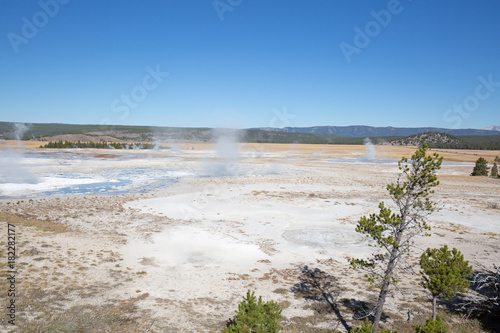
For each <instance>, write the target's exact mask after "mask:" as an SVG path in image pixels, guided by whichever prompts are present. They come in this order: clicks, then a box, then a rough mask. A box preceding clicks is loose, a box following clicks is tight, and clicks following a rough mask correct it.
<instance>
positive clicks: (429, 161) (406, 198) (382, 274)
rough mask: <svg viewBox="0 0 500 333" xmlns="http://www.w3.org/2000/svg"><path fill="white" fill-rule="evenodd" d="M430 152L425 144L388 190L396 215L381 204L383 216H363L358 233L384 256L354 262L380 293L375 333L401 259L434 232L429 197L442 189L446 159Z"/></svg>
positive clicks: (403, 163) (406, 161) (405, 163)
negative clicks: (439, 177) (419, 239)
mask: <svg viewBox="0 0 500 333" xmlns="http://www.w3.org/2000/svg"><path fill="white" fill-rule="evenodd" d="M428 148H429V147H428V145H427V143H426V142H424V144H423V147H422V148H420V149H418V150H417V151H416V152H415V154H414V155H413V156H412V157H411V159H410V160H409V159H407V158H406V157H403V158H402V159H401V161H399V163H398V164H399V169H400V170H401V173H400V175H399V177H398V179H397V182H396V183H395V184H394V183H392V184H389V185H388V186H387V190H388V191H389V195H390V196H391V198H392V200H393V202H394V205H395V207H396V208H397V212H396V213H393V212H392V211H391V210H390V209H389V208H387V207H386V206H385V205H384V203H383V202H381V203H380V204H379V208H380V213H379V214H371V215H370V216H369V217H366V216H363V217H362V218H361V219H360V220H359V221H358V224H357V226H356V231H357V232H359V233H362V234H365V235H366V236H367V237H369V238H371V239H373V240H374V241H375V244H374V246H376V247H378V248H379V249H380V251H381V252H382V253H379V254H376V255H377V258H372V259H371V260H364V259H356V258H354V259H351V260H350V263H351V265H352V266H353V267H354V268H358V267H359V268H362V269H364V270H367V271H368V273H367V274H366V276H367V277H368V279H369V281H370V282H371V283H372V284H374V285H375V286H376V287H377V288H379V289H380V292H379V296H378V299H377V304H376V305H375V312H374V320H373V330H374V331H375V332H376V331H377V330H378V325H379V321H380V317H381V315H382V311H383V307H384V303H385V299H386V297H387V294H388V292H389V287H390V285H391V283H397V280H396V278H395V273H396V271H397V270H398V268H400V266H401V264H400V259H401V258H402V257H403V256H405V255H407V254H408V253H409V251H410V249H411V247H412V246H413V240H414V238H415V237H416V236H418V235H420V234H422V233H425V232H426V230H429V229H430V227H429V225H428V224H427V222H426V219H425V218H426V216H428V215H429V214H430V213H432V211H433V210H434V205H433V202H432V201H431V200H430V199H429V195H430V194H431V193H433V192H434V191H433V190H432V188H433V187H435V186H437V185H439V181H438V180H437V176H436V171H437V170H438V169H439V168H441V163H442V161H443V158H442V157H439V155H438V154H436V153H434V155H433V156H426V152H427V149H428ZM380 259H382V260H380Z"/></svg>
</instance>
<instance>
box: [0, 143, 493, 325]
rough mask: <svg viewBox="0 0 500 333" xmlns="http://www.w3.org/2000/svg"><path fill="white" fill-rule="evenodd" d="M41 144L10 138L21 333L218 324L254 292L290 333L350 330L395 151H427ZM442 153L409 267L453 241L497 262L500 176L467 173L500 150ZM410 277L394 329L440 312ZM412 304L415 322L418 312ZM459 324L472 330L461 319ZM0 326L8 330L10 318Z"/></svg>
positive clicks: (6, 197) (7, 166)
mask: <svg viewBox="0 0 500 333" xmlns="http://www.w3.org/2000/svg"><path fill="white" fill-rule="evenodd" d="M38 144H39V143H38ZM36 146H37V145H36V144H35V143H31V144H30V143H27V144H24V145H18V144H13V143H8V142H3V143H2V154H4V156H5V157H4V158H3V159H2V160H3V162H2V163H3V166H2V168H3V170H4V171H5V172H6V173H7V176H6V177H5V179H4V180H3V182H2V183H0V219H1V220H2V221H3V222H9V223H11V224H14V225H15V226H16V227H15V228H16V245H17V246H16V251H17V258H16V265H17V275H16V279H17V287H16V288H17V289H18V294H17V295H18V296H17V301H16V302H17V303H16V305H17V319H16V320H17V321H18V326H17V329H18V331H19V332H33V331H37V332H38V331H40V332H41V331H46V332H57V331H61V332H63V331H64V332H66V331H82V332H83V331H85V332H94V331H95V332H145V331H146V330H148V329H149V332H210V331H213V332H216V331H220V330H222V328H223V327H224V326H225V323H226V322H227V320H228V319H229V318H231V317H232V316H233V315H234V311H235V310H236V309H237V305H238V303H239V302H240V301H241V299H242V298H241V297H242V296H243V295H244V294H246V291H247V290H252V291H255V293H256V295H260V296H262V297H263V299H264V300H274V301H276V302H278V303H279V304H280V305H281V307H282V309H283V313H282V314H283V321H282V325H283V326H284V329H285V332H307V331H310V332H335V331H339V332H346V331H347V330H348V329H349V328H350V327H355V326H359V321H358V320H355V319H354V318H355V317H356V315H358V314H359V313H360V312H362V311H363V309H364V307H368V306H369V305H370V304H373V302H374V300H375V297H376V295H377V293H376V291H370V290H369V288H368V283H367V282H366V281H365V279H364V277H363V274H362V273H361V272H357V271H355V270H352V269H351V268H349V265H348V263H347V259H348V258H349V257H353V256H356V257H366V256H368V255H369V254H370V253H371V251H372V250H373V248H371V247H369V246H368V245H369V242H368V241H367V240H366V239H365V238H364V237H362V236H361V235H359V234H358V233H356V232H355V230H354V229H355V225H356V223H357V221H358V220H359V218H360V217H361V216H363V215H368V214H371V213H376V212H378V208H377V206H378V204H379V203H380V202H381V201H385V202H387V203H390V198H389V196H388V193H387V191H386V186H387V184H389V183H391V182H395V181H396V179H397V175H398V166H397V160H399V159H400V158H401V157H402V156H406V157H410V156H411V155H412V153H413V152H414V151H415V147H392V146H376V147H374V148H373V147H371V148H369V149H368V150H367V148H366V147H365V146H340V145H332V146H320V145H280V144H235V143H222V144H218V145H212V144H207V143H189V142H187V143H186V142H185V143H178V144H177V145H176V146H175V148H174V147H173V148H172V149H169V150H159V151H139V150H137V151H128V150H127V151H121V150H111V149H109V150H93V149H70V150H68V149H65V150H57V149H39V148H36ZM370 149H375V150H374V151H373V150H370ZM431 152H432V151H431ZM439 153H440V154H441V155H442V156H444V163H443V166H442V168H441V170H440V171H439V172H438V177H439V180H440V182H441V183H440V185H439V186H438V187H437V188H436V193H435V194H434V195H433V196H432V198H433V199H434V200H435V201H437V202H438V203H439V207H440V209H439V211H437V212H435V213H434V214H433V215H431V216H430V217H429V221H430V224H431V226H432V230H431V234H432V235H431V236H430V237H422V238H419V239H418V240H417V242H416V249H415V252H414V253H412V255H411V257H410V262H414V263H415V262H416V261H417V258H418V256H419V255H420V253H421V252H422V251H423V250H424V249H426V248H427V247H438V246H441V245H444V244H448V246H449V247H456V248H458V249H459V250H460V251H462V253H463V254H464V256H465V258H466V259H467V260H469V262H470V263H471V264H472V265H473V266H477V265H479V264H481V265H485V266H492V264H493V263H496V264H498V262H499V257H500V207H499V201H500V180H493V179H491V178H488V177H471V176H469V174H470V173H471V171H472V168H473V166H474V163H473V162H474V161H475V160H476V159H477V158H478V157H480V156H482V157H485V158H486V159H487V160H488V161H489V162H492V161H493V158H494V157H495V156H496V155H500V152H498V151H462V150H460V151H458V150H456V151H453V150H449V151H439ZM14 176H15V177H14ZM8 177H10V178H8ZM6 179H16V182H15V183H12V182H9V181H7V180H6ZM6 237H7V236H6V228H4V227H2V239H6ZM6 251H7V248H6V247H5V246H3V247H2V248H1V250H0V254H1V257H2V258H5V257H6ZM6 264H7V263H6V262H2V263H1V265H2V267H3V269H4V270H7V267H6ZM316 269H317V271H316V272H317V276H318V279H319V281H320V284H321V283H324V285H328V283H329V282H332V283H333V285H336V286H337V287H332V289H331V290H329V291H330V292H331V293H332V294H335V295H336V299H337V303H338V307H337V308H336V309H335V310H334V309H332V308H331V306H330V305H329V304H328V303H327V302H326V301H324V299H322V294H321V291H320V290H319V289H318V290H315V289H314V288H311V287H310V286H309V287H308V286H307V276H308V274H310V272H313V271H314V270H316ZM320 271H321V272H320ZM400 281H401V282H400V283H399V285H398V290H396V289H395V290H393V292H392V294H391V297H390V298H389V299H388V301H387V303H386V304H387V308H386V310H385V312H386V317H384V323H383V325H384V326H385V327H387V328H391V327H398V328H399V331H400V332H405V327H407V328H409V327H411V325H412V324H416V323H420V324H421V323H423V322H424V321H425V318H427V317H428V315H429V313H430V300H429V299H430V298H429V295H428V294H427V293H426V292H425V290H424V289H423V288H422V287H421V286H419V282H420V276H419V273H418V267H416V268H414V270H413V271H406V272H403V273H402V276H401V278H400ZM6 283H7V282H6V281H4V279H2V281H1V282H0V284H5V285H1V286H0V288H1V290H6V288H7V287H6ZM2 299H3V296H2ZM2 307H3V304H2ZM440 309H441V310H440V311H445V310H444V307H441V308H440ZM409 310H411V311H412V312H413V313H414V314H415V320H416V321H415V322H412V323H407V322H406V318H407V313H408V311H409ZM447 320H450V321H451V322H450V325H461V321H460V319H459V316H455V317H454V316H450V317H449V318H448V319H447ZM405 325H406V326H405ZM457 327H459V326H457ZM0 328H1V329H3V330H5V331H8V329H9V326H8V325H7V323H6V321H5V320H2V323H1V326H0ZM470 331H474V329H471V330H470Z"/></svg>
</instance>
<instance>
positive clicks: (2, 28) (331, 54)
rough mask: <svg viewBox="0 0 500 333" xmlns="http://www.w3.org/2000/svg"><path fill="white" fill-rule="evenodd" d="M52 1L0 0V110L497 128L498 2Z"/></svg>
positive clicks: (41, 117)
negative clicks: (495, 126) (153, 73)
mask: <svg viewBox="0 0 500 333" xmlns="http://www.w3.org/2000/svg"><path fill="white" fill-rule="evenodd" d="M58 1H59V2H57V1H56V0H41V1H14V0H2V1H0V121H11V122H44V123H51V122H58V123H75V124H99V123H103V124H107V123H111V124H126V125H154V126H185V127H218V126H224V127H236V128H249V127H267V126H275V127H283V126H315V125H336V126H344V125H370V126H397V127H417V126H433V127H445V128H483V127H486V126H490V125H500V37H499V36H500V35H499V34H500V20H499V17H500V1H498V0H484V1H465V0H463V1H462V0H458V1H457V0H453V1H452V0H443V1H435V0H413V1H411V0H401V1H397V0H390V1H381V0H380V1H379V0H370V1H368V0H365V1H361V0H357V1H353V0H338V1H331V0H317V1H306V0H302V1H299V0H275V1H271V0H218V1H213V0H196V1H195V0H162V1H160V0H149V1H147V0H143V1H118V0H108V1H105V0H71V1H69V0H64V1H63V0H58ZM44 8H45V9H44ZM388 8H389V9H390V10H392V13H391V11H389V10H388ZM381 11H382V12H381ZM373 13H379V14H377V15H378V16H379V17H378V19H379V21H377V20H376V18H375V17H374V15H373ZM387 13H388V14H389V15H390V16H388V15H387ZM384 14H385V15H384ZM377 15H376V16H377ZM359 31H361V34H362V36H361V35H360V33H359ZM346 48H347V50H350V51H349V52H347V53H348V54H347V56H346V51H345V50H346ZM343 49H344V51H343ZM353 50H355V52H354V51H353ZM155 71H157V72H160V73H159V74H158V73H157V74H155V75H151V72H155ZM166 73H168V75H167V74H166ZM155 77H156V79H155ZM454 105H455V106H454Z"/></svg>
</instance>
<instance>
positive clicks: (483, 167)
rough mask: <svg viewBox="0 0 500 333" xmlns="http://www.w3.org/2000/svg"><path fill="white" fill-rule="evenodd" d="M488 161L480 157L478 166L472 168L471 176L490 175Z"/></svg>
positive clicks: (477, 162)
mask: <svg viewBox="0 0 500 333" xmlns="http://www.w3.org/2000/svg"><path fill="white" fill-rule="evenodd" d="M488 169H489V168H488V162H487V161H486V160H485V159H484V158H482V157H480V158H478V159H477V161H476V166H475V167H474V169H473V170H472V173H471V174H470V175H471V176H488Z"/></svg>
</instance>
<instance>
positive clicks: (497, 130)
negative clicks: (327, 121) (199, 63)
mask: <svg viewBox="0 0 500 333" xmlns="http://www.w3.org/2000/svg"><path fill="white" fill-rule="evenodd" d="M257 129H260V130H266V131H276V132H291V133H311V134H334V135H343V136H349V137H358V138H359V137H377V136H409V135H415V134H420V133H426V132H442V133H448V134H451V135H499V134H500V126H490V127H487V128H483V129H472V128H468V129H447V128H437V127H391V126H387V127H373V126H313V127H284V128H273V127H262V128H257Z"/></svg>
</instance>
